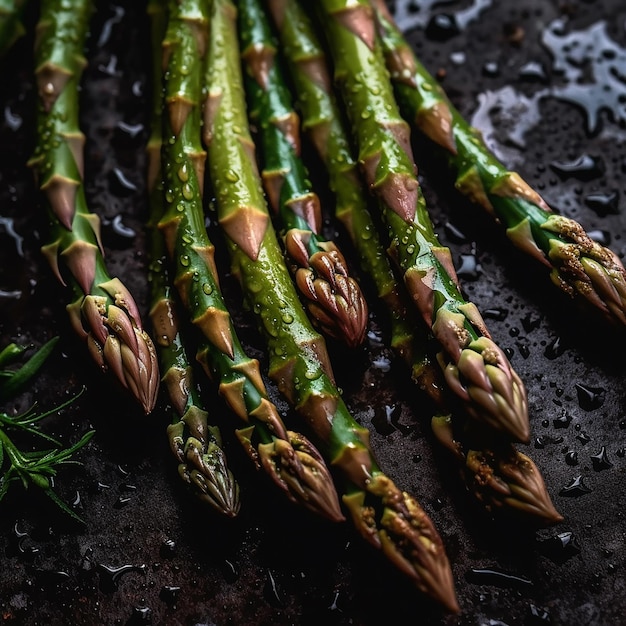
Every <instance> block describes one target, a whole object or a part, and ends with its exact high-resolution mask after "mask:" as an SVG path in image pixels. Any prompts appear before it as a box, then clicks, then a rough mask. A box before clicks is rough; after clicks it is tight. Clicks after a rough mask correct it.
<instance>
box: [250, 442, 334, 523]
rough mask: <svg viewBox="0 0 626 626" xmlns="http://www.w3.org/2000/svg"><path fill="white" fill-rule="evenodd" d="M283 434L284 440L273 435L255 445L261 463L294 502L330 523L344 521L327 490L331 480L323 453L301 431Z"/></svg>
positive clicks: (332, 490)
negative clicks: (270, 438)
mask: <svg viewBox="0 0 626 626" xmlns="http://www.w3.org/2000/svg"><path fill="white" fill-rule="evenodd" d="M286 435H287V437H286V439H278V438H275V439H274V440H273V441H272V442H270V443H266V444H261V445H259V446H258V453H259V459H260V462H261V464H262V465H263V466H264V467H265V468H266V471H267V472H268V473H269V474H270V475H272V476H273V477H274V480H275V481H276V482H277V483H278V484H279V485H281V486H282V487H283V489H284V490H285V492H286V493H287V494H288V495H289V496H290V497H291V499H292V500H293V501H294V502H297V503H299V504H300V505H302V506H304V507H305V508H307V509H310V510H312V511H314V512H316V513H318V514H319V513H321V514H322V515H323V516H324V517H326V518H328V519H329V520H331V521H333V522H340V521H343V520H344V519H345V518H344V516H343V513H342V512H341V509H340V507H339V501H338V499H337V493H336V491H335V490H334V489H329V485H332V484H333V479H332V476H331V475H330V472H329V471H328V467H326V463H325V462H324V459H323V458H322V455H321V454H320V453H319V452H318V450H317V448H315V446H314V445H313V444H312V443H311V442H310V441H309V440H308V439H307V438H306V437H305V436H304V435H302V434H301V433H297V432H293V431H287V433H286Z"/></svg>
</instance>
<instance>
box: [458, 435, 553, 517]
mask: <svg viewBox="0 0 626 626" xmlns="http://www.w3.org/2000/svg"><path fill="white" fill-rule="evenodd" d="M466 470H467V471H468V472H469V473H470V475H471V476H472V480H471V481H470V485H469V486H470V489H471V490H472V491H473V492H474V494H475V495H476V497H477V498H478V499H479V500H480V501H482V502H484V503H485V504H486V506H487V508H488V509H489V510H496V509H497V510H502V511H508V512H513V513H516V514H517V513H521V514H522V515H523V516H525V517H526V519H527V520H533V521H534V522H536V523H538V524H539V525H541V526H551V525H554V524H558V523H559V522H561V521H563V516H562V515H561V514H560V513H559V512H558V511H557V510H556V508H555V507H554V504H553V503H552V500H551V499H550V495H549V494H548V490H547V488H546V485H545V483H544V480H543V477H542V475H541V472H540V471H539V469H538V468H537V466H536V465H535V463H534V462H533V461H532V459H530V457H528V456H526V455H525V454H523V453H521V452H519V451H518V450H515V449H514V448H513V447H512V446H511V447H510V449H509V450H505V451H500V452H499V453H495V451H477V450H470V451H469V452H468V454H467V460H466Z"/></svg>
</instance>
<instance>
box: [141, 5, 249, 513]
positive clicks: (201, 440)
mask: <svg viewBox="0 0 626 626" xmlns="http://www.w3.org/2000/svg"><path fill="white" fill-rule="evenodd" d="M148 13H149V15H150V18H151V24H152V49H153V51H154V63H153V65H154V75H153V91H154V93H153V113H152V132H151V136H150V140H149V142H148V161H149V162H148V171H149V181H148V183H149V189H148V191H149V193H150V223H149V226H150V229H151V256H150V259H151V263H150V266H149V275H148V279H149V281H150V286H151V297H152V304H151V309H150V318H151V320H152V326H153V330H154V337H155V344H156V347H157V352H158V353H159V356H160V361H161V371H162V372H163V377H162V381H163V383H164V386H165V388H166V390H167V393H168V397H169V400H170V403H171V404H172V407H173V409H174V417H173V421H172V423H171V424H170V425H169V426H168V428H167V435H168V438H169V442H170V447H171V449H172V452H173V454H174V456H175V458H176V459H177V460H178V462H179V465H178V473H179V475H180V476H181V478H182V479H183V481H184V482H185V483H187V484H188V485H189V486H190V488H191V491H192V492H193V493H194V494H195V496H196V497H198V498H199V499H200V500H201V501H203V502H206V503H207V504H208V505H209V506H211V507H212V508H213V509H215V510H216V511H218V512H220V513H222V514H223V515H226V516H227V517H235V516H236V515H237V513H238V512H239V508H240V501H239V485H238V484H237V482H236V481H235V479H234V477H233V475H232V472H231V471H230V470H229V469H228V465H227V462H226V455H225V453H224V451H223V450H222V447H221V446H222V438H221V434H220V431H219V428H218V427H217V426H215V425H211V424H209V414H208V412H207V410H206V407H205V406H204V404H203V402H202V398H201V396H200V393H199V390H198V387H197V385H196V383H195V381H194V377H193V371H192V366H191V364H190V362H189V359H188V356H187V350H186V347H185V343H184V341H183V337H182V336H181V332H180V329H179V313H180V312H179V308H180V305H179V302H178V300H177V299H176V297H175V290H174V289H173V287H172V285H171V282H170V272H169V260H168V258H167V252H166V250H165V242H164V240H163V236H162V235H161V233H160V232H159V231H158V229H157V227H156V225H157V223H158V221H159V219H160V218H161V216H162V215H163V184H162V180H161V178H162V177H161V147H162V111H163V105H164V103H163V93H162V92H163V89H162V79H161V63H160V58H161V55H160V49H161V42H162V41H163V37H164V36H165V26H166V15H165V11H164V7H163V5H162V4H161V2H159V0H151V2H149V4H148ZM173 22H174V20H173Z"/></svg>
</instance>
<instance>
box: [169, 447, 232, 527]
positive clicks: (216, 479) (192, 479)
mask: <svg viewBox="0 0 626 626" xmlns="http://www.w3.org/2000/svg"><path fill="white" fill-rule="evenodd" d="M184 459H185V462H183V463H181V464H180V465H179V466H178V472H179V474H180V476H181V478H182V479H183V480H184V481H185V482H186V483H188V484H189V485H191V487H192V489H193V491H194V493H195V495H196V496H197V497H198V498H199V499H200V500H203V501H204V502H206V503H208V504H209V505H210V506H211V507H213V508H214V509H216V510H217V511H218V512H220V513H222V514H223V515H225V516H226V517H235V516H236V515H237V514H238V513H239V508H240V501H239V486H238V484H237V482H236V481H235V479H234V477H233V474H232V472H231V471H230V470H229V469H228V467H227V465H226V458H225V455H224V451H223V450H222V449H221V448H220V447H219V446H218V445H216V444H215V443H212V442H211V443H209V444H208V445H207V446H206V451H205V450H204V446H203V444H202V442H201V441H200V440H199V439H196V438H195V437H189V438H188V439H187V441H186V443H185V448H184Z"/></svg>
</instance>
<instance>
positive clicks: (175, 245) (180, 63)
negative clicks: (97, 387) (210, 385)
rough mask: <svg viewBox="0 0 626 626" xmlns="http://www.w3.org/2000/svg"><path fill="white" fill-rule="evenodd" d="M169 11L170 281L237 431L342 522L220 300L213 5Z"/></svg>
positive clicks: (308, 500)
mask: <svg viewBox="0 0 626 626" xmlns="http://www.w3.org/2000/svg"><path fill="white" fill-rule="evenodd" d="M169 8H170V28H169V29H168V31H167V34H166V37H165V39H164V41H163V60H164V67H165V68H166V70H165V73H164V77H165V90H166V93H165V98H166V106H167V114H166V115H165V116H164V126H163V128H164V130H163V139H164V141H163V148H162V175H163V178H164V200H165V212H164V214H163V217H162V218H161V220H160V221H159V224H158V227H159V229H160V230H161V232H162V233H163V235H164V237H165V242H166V247H167V250H168V255H169V257H170V259H171V262H172V266H173V272H174V277H173V282H174V285H175V286H176V288H177V290H178V294H179V296H180V299H181V300H182V302H183V304H184V306H185V309H186V311H187V312H188V314H189V316H190V317H191V320H192V322H193V324H194V325H195V326H196V327H197V328H198V329H199V331H200V332H201V333H202V335H203V337H204V341H203V343H202V345H201V346H200V347H199V350H198V354H197V358H198V360H199V361H200V363H201V364H202V366H203V368H204V369H205V371H206V373H207V374H208V375H209V376H211V377H212V378H213V379H214V380H215V381H216V382H217V383H218V384H219V391H220V393H221V394H222V395H223V397H224V398H225V400H226V402H227V403H228V404H229V406H230V407H231V409H232V410H233V412H234V413H235V414H236V415H237V416H238V417H240V418H241V419H242V420H243V421H244V422H246V423H247V424H248V426H247V427H246V428H244V429H242V430H240V431H239V432H238V435H239V439H240V440H241V442H242V444H243V445H244V446H245V448H246V450H247V452H248V454H249V455H250V456H251V457H252V459H253V460H254V461H255V463H256V464H257V467H263V469H264V470H265V471H266V472H268V474H269V475H270V477H271V478H272V479H273V480H274V482H275V483H276V484H277V485H278V486H279V487H280V488H281V489H282V490H283V491H284V493H285V494H286V495H287V497H289V498H290V499H291V500H292V501H294V502H297V503H299V504H301V505H303V506H305V507H307V508H309V509H311V510H313V511H315V512H317V513H319V514H321V515H324V516H326V517H328V518H329V519H331V520H339V519H342V517H343V516H342V514H341V509H340V506H339V502H338V497H337V494H336V491H335V488H334V485H333V482H332V479H331V477H330V473H329V472H328V469H327V468H326V466H325V464H324V462H323V460H322V458H321V455H320V454H319V452H318V451H317V450H316V449H315V448H314V447H313V445H312V444H311V443H310V442H309V441H308V440H307V439H306V438H305V437H303V436H302V435H300V434H299V433H294V432H291V431H288V430H287V429H286V428H285V426H284V424H283V422H282V420H281V418H280V416H279V414H278V411H277V409H276V407H275V406H274V405H273V404H272V403H271V402H270V400H269V398H268V396H267V391H266V389H265V385H264V383H263V379H262V377H261V373H260V370H259V363H258V361H256V360H255V359H251V358H249V357H248V356H247V355H246V354H245V352H244V350H243V348H242V346H241V343H240V341H239V339H238V337H237V334H236V331H235V328H234V325H233V321H232V319H231V316H230V314H229V312H228V310H227V308H226V305H225V303H224V299H223V296H222V293H221V291H220V287H219V280H218V274H217V269H216V267H215V262H214V247H213V244H212V243H211V241H210V239H209V237H208V234H207V230H206V227H205V225H204V214H203V206H202V195H203V181H204V163H205V157H206V154H205V152H204V150H203V148H202V146H201V142H200V97H201V78H202V66H201V64H202V60H203V58H204V55H205V52H206V47H207V36H208V26H207V25H208V16H207V7H206V5H205V3H202V2H196V1H194V0H186V1H185V2H182V3H178V2H176V1H172V2H170V3H169Z"/></svg>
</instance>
